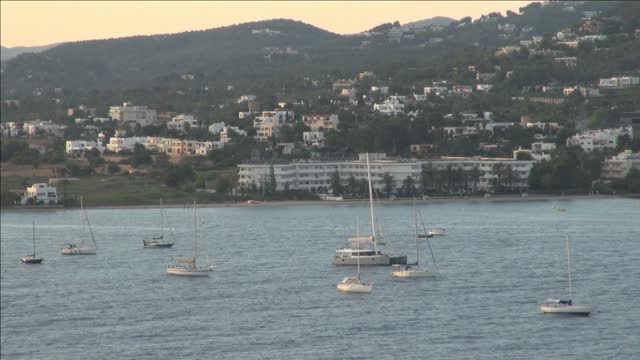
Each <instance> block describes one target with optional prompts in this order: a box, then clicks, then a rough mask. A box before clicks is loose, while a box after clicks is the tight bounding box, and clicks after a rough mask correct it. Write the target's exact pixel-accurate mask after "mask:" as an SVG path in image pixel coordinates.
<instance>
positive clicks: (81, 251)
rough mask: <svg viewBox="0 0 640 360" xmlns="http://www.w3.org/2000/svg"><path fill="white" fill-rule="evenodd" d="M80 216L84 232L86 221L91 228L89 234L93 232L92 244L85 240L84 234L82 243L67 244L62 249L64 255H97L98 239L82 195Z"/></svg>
mask: <svg viewBox="0 0 640 360" xmlns="http://www.w3.org/2000/svg"><path fill="white" fill-rule="evenodd" d="M80 217H81V219H82V220H81V221H82V232H83V234H84V223H85V222H86V223H87V227H88V228H89V234H91V242H92V244H87V243H85V241H84V236H83V237H82V242H81V243H80V245H76V244H65V246H64V248H63V249H62V255H96V248H97V246H96V239H95V237H94V236H93V230H91V224H90V223H89V217H88V216H87V213H86V212H85V211H84V206H83V203H82V196H80Z"/></svg>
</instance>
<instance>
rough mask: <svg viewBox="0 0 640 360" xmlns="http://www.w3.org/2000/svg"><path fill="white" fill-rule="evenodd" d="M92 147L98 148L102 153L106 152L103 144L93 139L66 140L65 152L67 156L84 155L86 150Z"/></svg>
mask: <svg viewBox="0 0 640 360" xmlns="http://www.w3.org/2000/svg"><path fill="white" fill-rule="evenodd" d="M91 149H98V151H100V153H102V152H104V147H103V146H102V144H100V143H97V142H95V141H91V140H67V141H66V142H65V153H66V154H67V157H70V158H73V157H80V156H82V155H84V153H85V152H86V151H89V150H91Z"/></svg>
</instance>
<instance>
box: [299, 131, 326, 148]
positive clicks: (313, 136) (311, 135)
mask: <svg viewBox="0 0 640 360" xmlns="http://www.w3.org/2000/svg"><path fill="white" fill-rule="evenodd" d="M302 140H303V141H304V144H305V145H307V146H317V147H324V141H325V139H324V133H323V132H322V131H305V132H303V133H302Z"/></svg>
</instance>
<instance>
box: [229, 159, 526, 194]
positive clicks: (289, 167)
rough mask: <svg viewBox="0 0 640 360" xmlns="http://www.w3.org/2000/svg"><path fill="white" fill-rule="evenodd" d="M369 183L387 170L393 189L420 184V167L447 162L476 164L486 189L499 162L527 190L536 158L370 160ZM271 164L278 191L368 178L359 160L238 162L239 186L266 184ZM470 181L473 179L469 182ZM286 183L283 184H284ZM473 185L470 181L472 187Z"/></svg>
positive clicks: (462, 165) (440, 166)
mask: <svg viewBox="0 0 640 360" xmlns="http://www.w3.org/2000/svg"><path fill="white" fill-rule="evenodd" d="M370 162H371V165H370V167H371V177H372V185H373V187H374V188H375V189H376V190H377V191H381V190H383V188H384V182H383V180H382V179H383V176H384V174H385V173H389V174H390V175H391V176H392V177H393V180H394V188H395V189H399V188H401V187H402V182H403V181H404V180H405V179H406V178H407V177H408V176H411V177H412V178H413V179H414V180H415V181H416V184H417V183H419V181H420V178H421V172H422V167H423V166H428V163H429V162H430V163H431V166H432V167H433V169H434V170H439V171H444V170H446V169H447V167H448V166H449V165H451V167H452V168H453V169H457V168H461V169H463V170H465V171H471V170H472V169H473V168H474V167H476V166H477V167H478V168H479V170H480V171H481V173H482V175H481V176H480V179H479V182H478V188H479V189H484V190H488V189H490V188H491V187H492V184H493V180H494V179H496V178H497V175H496V174H495V173H494V165H495V164H497V163H502V164H503V165H504V166H511V168H512V170H513V176H514V179H513V182H512V186H513V187H514V188H521V189H526V188H527V187H528V179H529V173H530V172H531V168H532V167H533V164H534V163H535V161H530V160H512V159H490V158H441V159H437V160H432V161H422V160H386V159H374V160H371V161H370ZM271 166H273V169H274V174H275V177H276V184H277V190H283V189H285V188H286V187H288V188H289V189H300V190H307V191H323V190H325V189H327V188H329V187H330V186H331V177H332V176H333V174H334V173H335V171H336V170H337V171H338V172H339V174H340V177H341V180H342V181H346V180H347V178H349V177H351V176H353V177H354V178H355V179H356V180H362V179H366V178H367V165H366V161H364V160H362V159H359V160H353V161H331V162H314V161H303V162H296V163H289V164H274V165H268V164H261V165H254V164H240V165H238V185H239V186H240V187H250V186H252V185H253V184H255V185H256V186H260V185H261V184H265V183H266V182H267V181H268V179H269V176H270V167H271ZM471 182H472V181H471ZM285 184H286V185H285ZM471 185H472V184H470V186H471Z"/></svg>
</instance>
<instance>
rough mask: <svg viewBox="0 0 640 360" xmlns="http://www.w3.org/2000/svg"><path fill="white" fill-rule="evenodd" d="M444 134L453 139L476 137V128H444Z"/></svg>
mask: <svg viewBox="0 0 640 360" xmlns="http://www.w3.org/2000/svg"><path fill="white" fill-rule="evenodd" d="M443 130H444V132H445V133H446V134H447V135H449V136H453V137H458V136H469V135H478V128H476V127H475V126H445V127H444V128H443Z"/></svg>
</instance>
